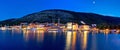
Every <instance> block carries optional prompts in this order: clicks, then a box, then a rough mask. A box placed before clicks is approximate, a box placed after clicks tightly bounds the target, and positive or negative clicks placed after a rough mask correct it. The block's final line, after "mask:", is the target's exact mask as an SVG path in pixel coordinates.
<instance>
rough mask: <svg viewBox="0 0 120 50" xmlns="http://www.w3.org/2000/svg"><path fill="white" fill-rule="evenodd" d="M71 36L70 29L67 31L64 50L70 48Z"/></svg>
mask: <svg viewBox="0 0 120 50" xmlns="http://www.w3.org/2000/svg"><path fill="white" fill-rule="evenodd" d="M71 38H72V32H71V31H67V36H66V47H65V50H70V46H71Z"/></svg>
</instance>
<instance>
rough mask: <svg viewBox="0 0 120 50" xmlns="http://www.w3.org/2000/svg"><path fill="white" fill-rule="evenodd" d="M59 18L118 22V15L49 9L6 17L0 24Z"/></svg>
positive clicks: (47, 20)
mask: <svg viewBox="0 0 120 50" xmlns="http://www.w3.org/2000/svg"><path fill="white" fill-rule="evenodd" d="M58 19H60V22H61V23H67V22H75V23H78V24H81V23H80V21H84V22H85V23H86V24H102V23H106V24H120V18H119V17H112V16H103V15H99V14H94V13H83V12H74V11H68V10H60V9H51V10H43V11H40V12H36V13H32V14H28V15H26V16H24V17H21V18H18V19H8V20H4V21H1V22H0V25H17V24H20V23H22V22H28V23H31V22H40V23H44V22H49V23H51V22H53V21H54V22H57V21H58Z"/></svg>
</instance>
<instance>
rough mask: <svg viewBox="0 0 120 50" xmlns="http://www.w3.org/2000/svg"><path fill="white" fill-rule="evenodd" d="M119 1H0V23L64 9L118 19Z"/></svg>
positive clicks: (119, 15)
mask: <svg viewBox="0 0 120 50" xmlns="http://www.w3.org/2000/svg"><path fill="white" fill-rule="evenodd" d="M119 2H120V0H0V21H1V20H6V19H10V18H20V17H23V16H25V15H27V14H30V13H34V12H39V11H42V10H46V9H65V10H71V11H76V12H90V13H97V14H102V15H109V16H116V17H120V3H119Z"/></svg>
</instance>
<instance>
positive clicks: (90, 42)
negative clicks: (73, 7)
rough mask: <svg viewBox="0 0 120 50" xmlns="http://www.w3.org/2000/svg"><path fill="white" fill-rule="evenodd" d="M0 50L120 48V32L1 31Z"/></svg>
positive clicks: (91, 49) (113, 49)
mask: <svg viewBox="0 0 120 50" xmlns="http://www.w3.org/2000/svg"><path fill="white" fill-rule="evenodd" d="M0 50H120V34H114V33H112V34H104V33H91V32H89V31H82V32H78V31H65V32H56V31H50V32H44V31H42V30H39V31H20V30H17V31H15V30H9V31H0Z"/></svg>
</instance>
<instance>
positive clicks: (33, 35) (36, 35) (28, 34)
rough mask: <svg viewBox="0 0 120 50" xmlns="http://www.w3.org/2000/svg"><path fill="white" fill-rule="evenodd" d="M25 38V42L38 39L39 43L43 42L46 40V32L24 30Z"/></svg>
mask: <svg viewBox="0 0 120 50" xmlns="http://www.w3.org/2000/svg"><path fill="white" fill-rule="evenodd" d="M23 37H24V39H25V41H29V40H31V39H32V40H34V39H36V40H37V41H38V42H42V41H43V38H44V30H23Z"/></svg>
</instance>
